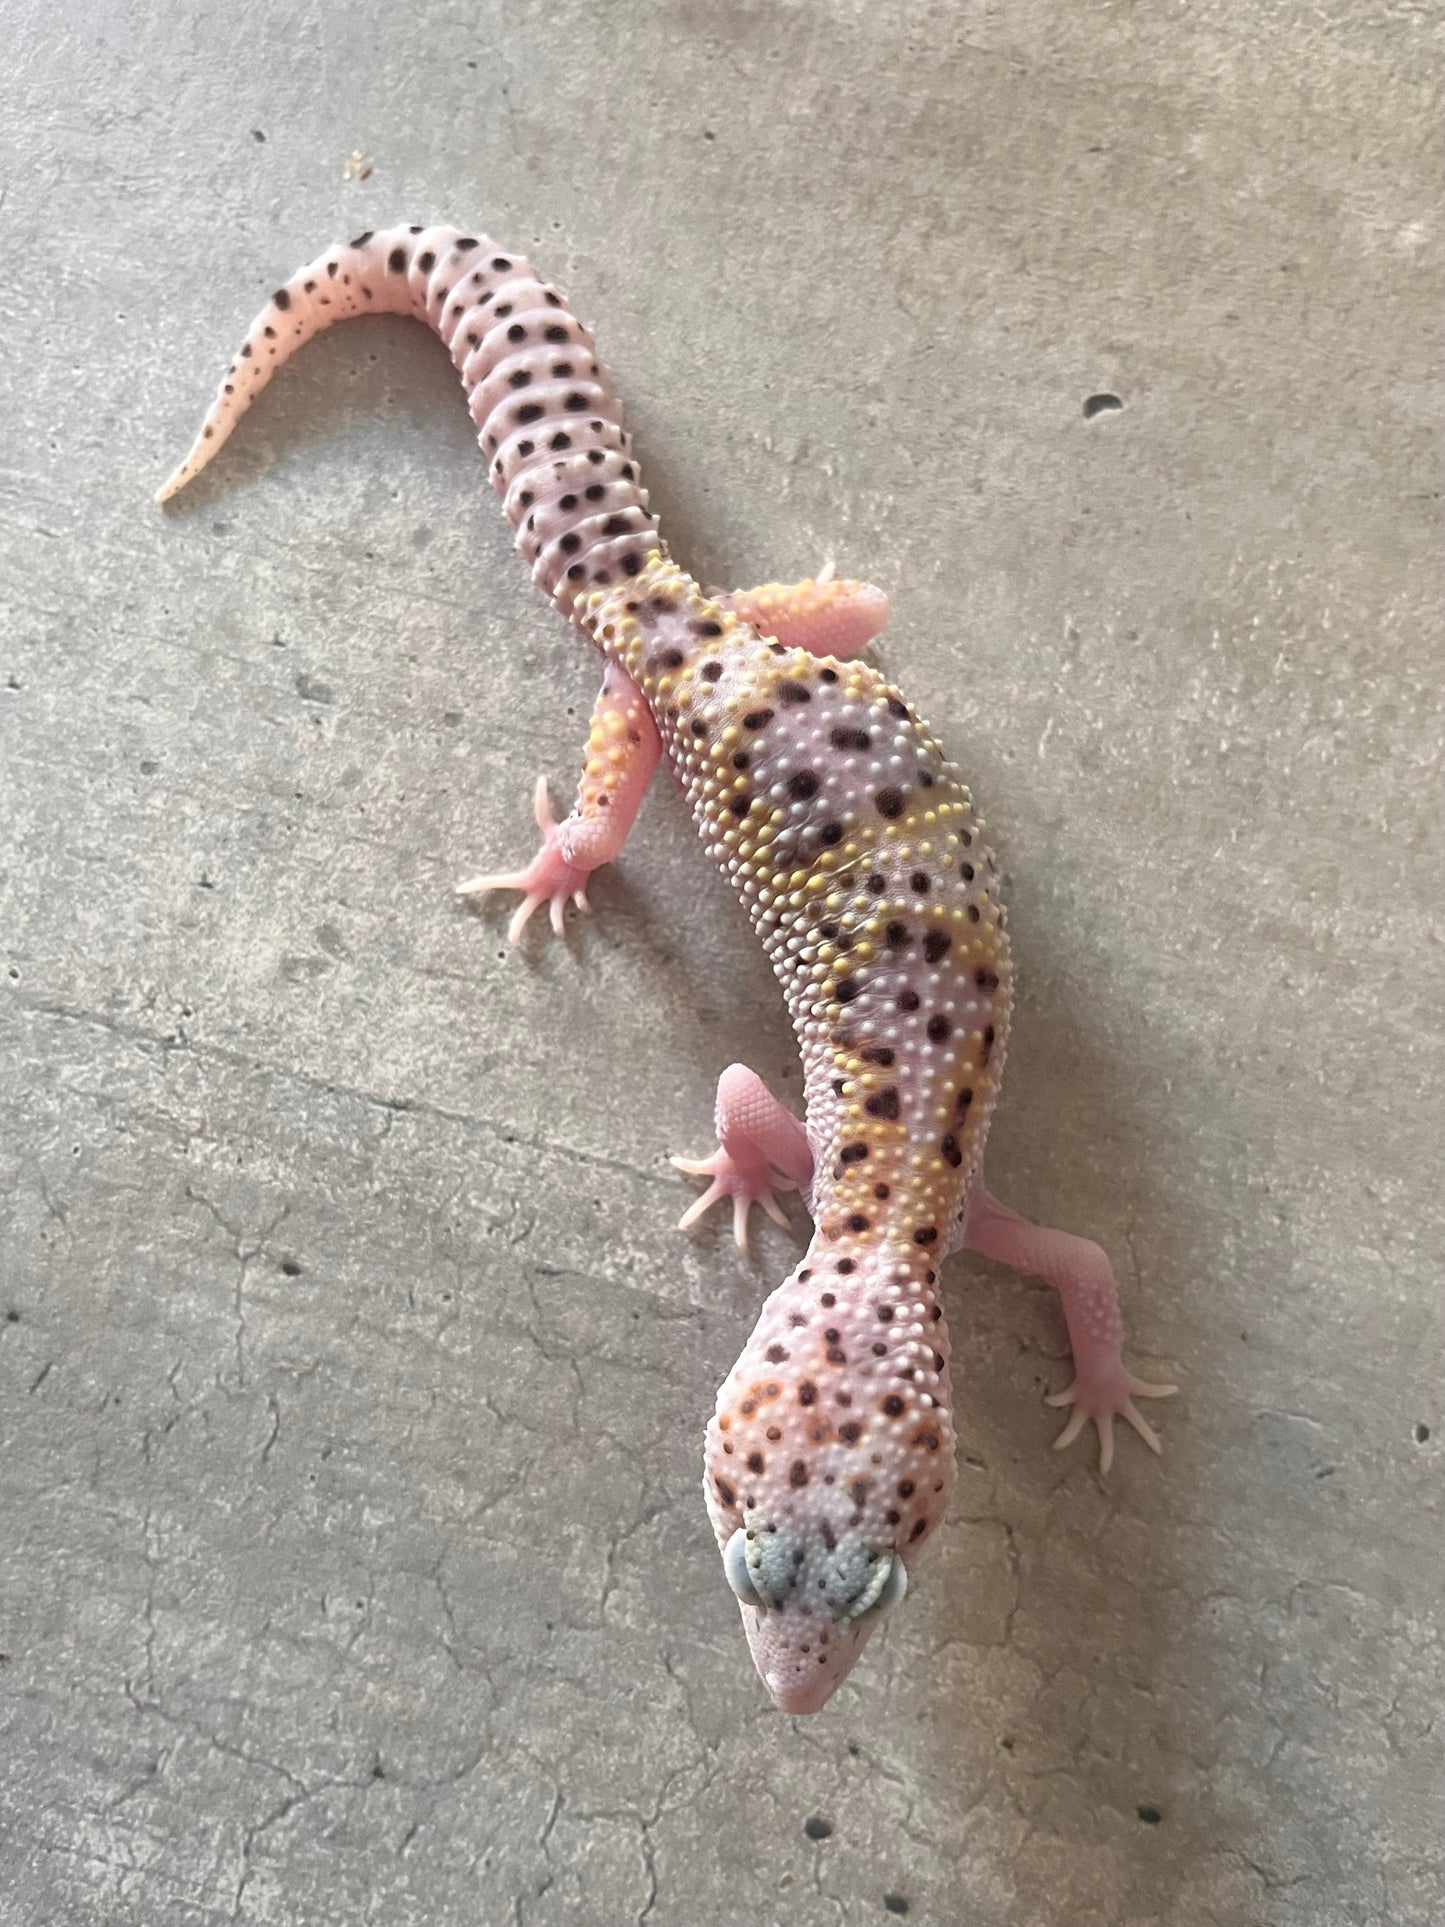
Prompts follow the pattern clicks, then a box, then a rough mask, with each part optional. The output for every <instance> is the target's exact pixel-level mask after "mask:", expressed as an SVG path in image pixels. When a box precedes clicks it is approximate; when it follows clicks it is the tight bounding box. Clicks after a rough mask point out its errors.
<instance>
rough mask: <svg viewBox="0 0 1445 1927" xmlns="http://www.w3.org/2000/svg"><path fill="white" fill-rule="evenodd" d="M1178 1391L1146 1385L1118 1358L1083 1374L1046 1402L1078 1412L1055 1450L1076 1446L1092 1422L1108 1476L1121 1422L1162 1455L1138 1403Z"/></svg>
mask: <svg viewBox="0 0 1445 1927" xmlns="http://www.w3.org/2000/svg"><path fill="white" fill-rule="evenodd" d="M1178 1390H1179V1387H1178V1386H1177V1385H1146V1384H1145V1382H1144V1380H1143V1379H1142V1378H1135V1376H1134V1374H1133V1373H1132V1372H1131V1371H1128V1370H1126V1369H1125V1366H1124V1364H1123V1362H1122V1360H1120V1359H1118V1358H1115V1359H1114V1360H1112V1362H1106V1363H1105V1364H1103V1365H1102V1366H1101V1367H1099V1368H1098V1369H1096V1370H1093V1371H1090V1372H1089V1373H1088V1374H1087V1375H1085V1374H1084V1373H1082V1372H1081V1373H1080V1374H1079V1376H1078V1377H1077V1378H1076V1379H1075V1380H1074V1382H1073V1384H1072V1385H1070V1386H1069V1387H1068V1389H1067V1390H1066V1391H1063V1392H1054V1393H1052V1394H1050V1396H1049V1397H1048V1398H1047V1399H1046V1400H1045V1401H1044V1402H1045V1404H1047V1405H1072V1406H1073V1408H1074V1409H1073V1411H1072V1412H1071V1413H1070V1414H1069V1422H1068V1424H1067V1425H1066V1426H1065V1427H1064V1429H1063V1431H1062V1432H1060V1434H1059V1436H1058V1437H1057V1438H1056V1439H1055V1440H1054V1450H1055V1451H1056V1452H1062V1451H1063V1449H1064V1447H1065V1446H1066V1445H1072V1444H1073V1442H1074V1440H1075V1439H1076V1438H1077V1437H1078V1436H1079V1434H1080V1432H1082V1431H1083V1429H1084V1427H1085V1426H1086V1425H1087V1424H1088V1423H1089V1421H1090V1420H1091V1419H1092V1420H1093V1422H1094V1424H1095V1425H1096V1426H1097V1427H1098V1432H1099V1470H1100V1471H1101V1472H1107V1471H1108V1469H1109V1467H1110V1466H1111V1465H1112V1464H1113V1463H1114V1420H1115V1419H1116V1418H1121V1419H1123V1420H1125V1421H1126V1423H1128V1424H1129V1425H1132V1426H1133V1428H1134V1430H1135V1431H1136V1432H1137V1433H1138V1434H1139V1436H1140V1438H1141V1439H1143V1441H1144V1443H1145V1444H1146V1445H1147V1446H1148V1448H1149V1450H1150V1451H1151V1452H1158V1451H1160V1450H1161V1449H1162V1448H1161V1446H1160V1444H1159V1436H1158V1434H1157V1433H1156V1432H1155V1430H1154V1428H1153V1426H1151V1425H1150V1424H1149V1423H1148V1421H1147V1420H1146V1419H1145V1418H1144V1416H1143V1415H1142V1413H1141V1412H1140V1411H1139V1409H1138V1407H1137V1406H1136V1405H1135V1403H1134V1400H1135V1399H1136V1398H1169V1397H1171V1396H1172V1394H1173V1393H1175V1392H1177V1391H1178Z"/></svg>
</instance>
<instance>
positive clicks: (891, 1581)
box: [848, 1552, 908, 1619]
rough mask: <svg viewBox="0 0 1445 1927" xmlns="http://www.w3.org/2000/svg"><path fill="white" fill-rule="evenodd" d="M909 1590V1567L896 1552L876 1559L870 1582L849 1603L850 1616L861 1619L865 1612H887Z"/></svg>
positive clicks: (887, 1553)
mask: <svg viewBox="0 0 1445 1927" xmlns="http://www.w3.org/2000/svg"><path fill="white" fill-rule="evenodd" d="M907 1590H908V1569H907V1567H906V1566H905V1565H904V1563H903V1561H902V1560H901V1559H900V1558H899V1557H898V1555H897V1553H895V1552H885V1553H884V1554H883V1555H882V1557H881V1558H879V1559H875V1560H874V1562H873V1566H872V1569H871V1570H870V1572H869V1574H868V1583H867V1585H866V1586H865V1587H864V1588H863V1590H862V1592H860V1593H859V1594H858V1596H857V1597H856V1598H855V1599H853V1600H851V1601H850V1602H849V1605H848V1617H849V1618H850V1619H861V1618H862V1617H863V1615H864V1613H875V1612H876V1613H886V1612H887V1610H888V1608H889V1607H890V1606H896V1605H897V1604H898V1602H899V1600H900V1599H901V1598H902V1597H903V1595H904V1594H905V1593H906V1592H907Z"/></svg>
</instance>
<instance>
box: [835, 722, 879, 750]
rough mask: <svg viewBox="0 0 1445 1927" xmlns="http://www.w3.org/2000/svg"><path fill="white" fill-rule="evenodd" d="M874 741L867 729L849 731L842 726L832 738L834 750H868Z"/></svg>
mask: <svg viewBox="0 0 1445 1927" xmlns="http://www.w3.org/2000/svg"><path fill="white" fill-rule="evenodd" d="M872 740H873V739H872V737H871V736H870V735H869V734H868V732H867V730H866V729H847V728H844V727H842V726H841V725H840V726H839V727H838V728H837V729H835V730H834V731H833V734H832V736H831V738H830V741H831V742H832V745H833V747H834V749H867V747H868V745H869V743H871V742H872Z"/></svg>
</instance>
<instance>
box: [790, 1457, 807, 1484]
mask: <svg viewBox="0 0 1445 1927" xmlns="http://www.w3.org/2000/svg"><path fill="white" fill-rule="evenodd" d="M807 1483H808V1467H807V1464H806V1462H805V1461H804V1460H802V1459H794V1460H793V1463H792V1464H791V1465H790V1466H789V1467H788V1484H789V1485H806V1484H807Z"/></svg>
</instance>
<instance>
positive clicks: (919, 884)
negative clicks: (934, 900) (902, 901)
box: [908, 870, 928, 897]
mask: <svg viewBox="0 0 1445 1927" xmlns="http://www.w3.org/2000/svg"><path fill="white" fill-rule="evenodd" d="M908 887H909V889H910V890H912V891H913V892H914V894H915V895H916V896H920V897H926V896H927V895H928V872H927V871H926V870H915V871H914V872H913V875H912V876H911V877H910V878H909V879H908Z"/></svg>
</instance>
